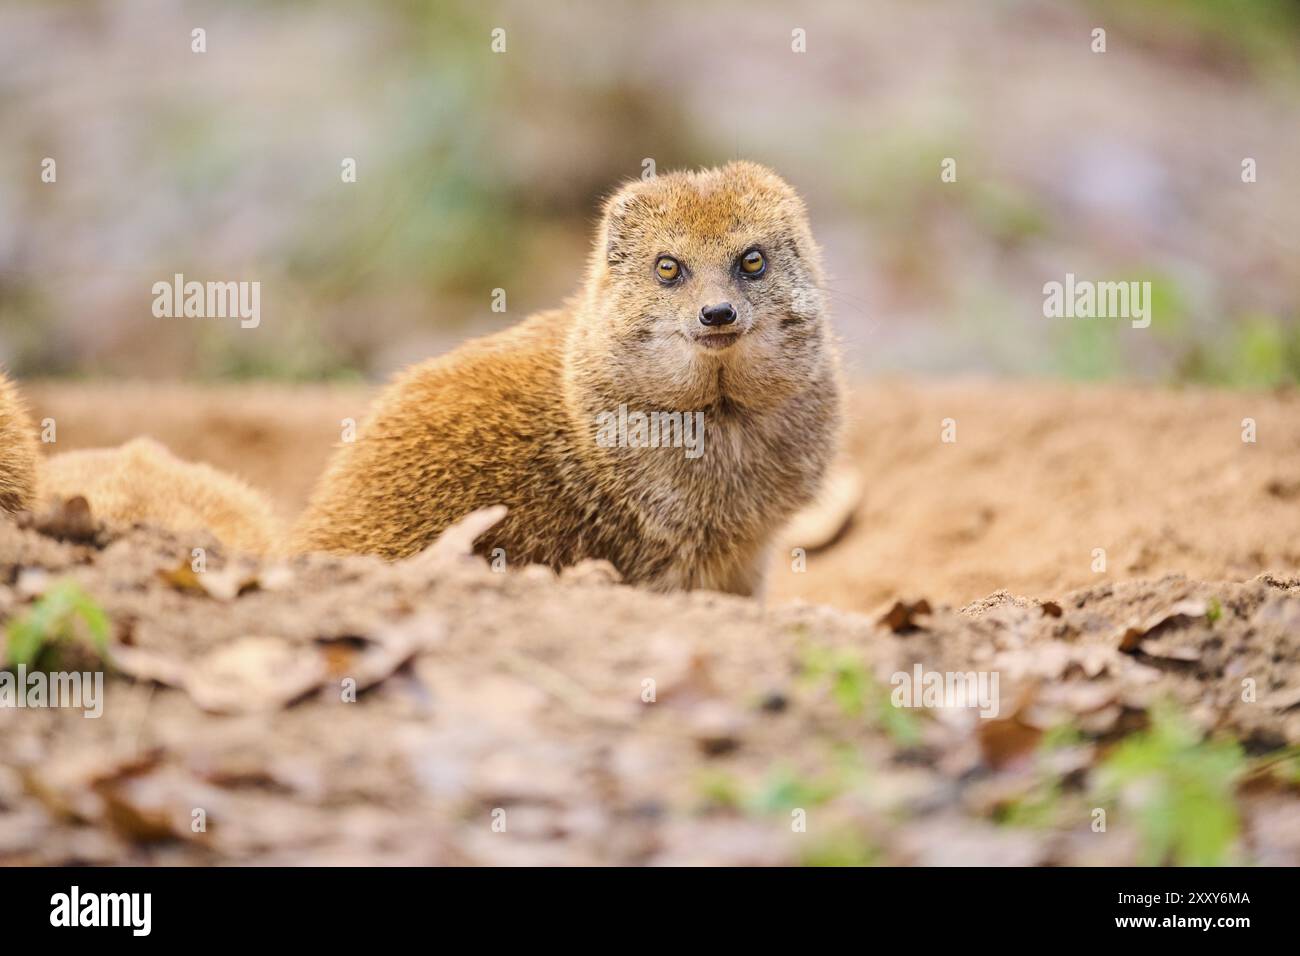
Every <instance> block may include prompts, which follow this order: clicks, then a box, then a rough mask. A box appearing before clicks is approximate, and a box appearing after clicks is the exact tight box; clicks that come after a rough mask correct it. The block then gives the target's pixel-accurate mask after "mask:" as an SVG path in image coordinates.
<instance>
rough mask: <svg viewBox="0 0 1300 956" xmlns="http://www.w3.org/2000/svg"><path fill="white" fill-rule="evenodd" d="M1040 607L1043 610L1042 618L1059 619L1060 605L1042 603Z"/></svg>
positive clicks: (1051, 602) (1047, 602)
mask: <svg viewBox="0 0 1300 956" xmlns="http://www.w3.org/2000/svg"><path fill="white" fill-rule="evenodd" d="M1040 606H1041V607H1042V609H1043V617H1060V616H1061V614H1062V611H1061V605H1059V604H1057V603H1056V602H1055V601H1044V602H1043V603H1042V604H1041V605H1040Z"/></svg>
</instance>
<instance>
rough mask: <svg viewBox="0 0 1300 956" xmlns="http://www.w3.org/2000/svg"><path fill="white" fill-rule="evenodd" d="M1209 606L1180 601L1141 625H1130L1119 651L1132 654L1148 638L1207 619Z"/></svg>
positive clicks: (1197, 601) (1195, 602) (1201, 602)
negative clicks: (1175, 627) (1189, 622)
mask: <svg viewBox="0 0 1300 956" xmlns="http://www.w3.org/2000/svg"><path fill="white" fill-rule="evenodd" d="M1208 611H1209V606H1208V605H1207V604H1206V603H1205V602H1204V601H1200V600H1189V601H1179V602H1178V603H1177V604H1175V605H1173V606H1172V607H1169V608H1166V609H1165V610H1163V611H1158V612H1157V613H1155V614H1152V615H1151V616H1150V617H1148V618H1147V619H1146V620H1145V621H1143V622H1142V623H1141V624H1130V625H1129V626H1128V627H1126V628H1125V629H1124V631H1123V633H1122V634H1121V635H1120V638H1119V644H1118V646H1119V649H1120V650H1121V651H1126V652H1129V653H1132V652H1133V651H1135V650H1137V649H1138V646H1139V645H1140V644H1141V643H1142V642H1143V641H1144V640H1146V639H1147V638H1150V637H1155V636H1156V635H1157V634H1159V633H1161V632H1162V631H1164V630H1166V629H1168V628H1170V627H1174V626H1177V625H1179V624H1183V623H1186V622H1187V621H1193V620H1196V619H1197V618H1202V617H1205V615H1206V613H1207V612H1208Z"/></svg>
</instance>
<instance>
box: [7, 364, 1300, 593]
mask: <svg viewBox="0 0 1300 956" xmlns="http://www.w3.org/2000/svg"><path fill="white" fill-rule="evenodd" d="M24 391H25V392H26V393H27V394H28V396H29V399H30V402H31V405H32V408H33V412H34V417H35V418H36V419H37V420H38V421H40V420H42V419H45V418H52V419H54V420H55V422H57V425H58V442H57V444H54V445H47V446H45V447H46V449H47V450H48V451H56V450H57V451H65V450H71V449H75V448H86V447H94V446H102V445H115V444H118V443H120V442H124V441H127V440H129V439H131V438H134V437H135V436H137V435H141V434H145V435H151V436H152V437H154V438H156V439H158V440H159V441H161V442H162V443H163V444H164V445H166V446H167V447H168V448H170V449H172V451H174V452H175V453H176V454H178V455H180V456H181V457H182V458H186V459H191V460H197V461H204V462H207V463H209V464H212V465H215V466H216V467H218V468H222V469H225V470H227V471H230V472H232V473H233V474H236V475H238V476H240V477H241V478H243V479H245V480H246V481H248V482H250V483H251V484H253V485H254V486H255V487H258V488H262V489H265V490H266V491H268V493H270V494H271V495H272V497H273V499H274V500H275V501H276V503H277V505H278V507H279V510H280V513H281V516H282V517H285V518H292V517H293V516H295V515H296V514H297V513H298V512H299V511H300V510H301V508H302V507H303V504H304V503H305V501H306V497H307V494H308V492H309V490H310V488H311V486H312V483H313V482H314V481H315V479H316V477H317V476H318V475H319V474H320V473H321V471H323V469H324V467H325V462H326V460H327V459H328V457H329V454H330V452H331V451H332V449H333V446H334V445H335V444H336V443H337V442H338V441H339V438H340V434H341V429H342V428H343V424H344V419H352V420H355V421H360V420H361V419H363V418H364V415H365V411H366V407H367V405H368V403H369V399H370V397H371V395H372V391H371V390H370V389H368V388H364V387H358V386H336V387H321V386H275V385H238V386H207V387H201V386H188V385H160V384H143V383H141V384H136V385H123V384H119V383H114V384H111V385H98V384H93V383H52V382H51V383H24ZM848 417H849V423H848V429H847V434H846V441H845V445H846V448H845V465H846V467H847V468H848V469H850V470H851V471H852V472H854V473H855V474H856V476H857V479H858V482H859V484H860V486H861V488H862V496H861V501H860V503H859V504H858V506H857V507H856V509H855V510H854V512H853V520H852V523H851V525H850V526H849V527H848V529H847V530H846V532H845V533H844V534H842V535H841V536H840V537H839V538H838V540H836V542H835V543H834V545H833V546H832V547H830V548H826V549H823V550H821V551H818V552H816V553H811V554H809V555H808V556H807V561H806V564H805V563H802V562H797V561H795V560H794V559H793V558H792V556H791V549H793V548H795V547H800V546H803V545H804V544H805V542H801V541H789V542H787V547H786V548H785V549H783V550H782V551H781V552H780V553H778V554H777V555H775V556H774V560H773V563H772V567H771V572H770V578H769V586H770V590H771V596H772V597H773V599H774V600H778V601H783V600H789V599H793V598H801V599H803V600H806V601H811V602H815V603H818V604H831V605H834V606H836V607H840V608H844V609H848V610H855V611H864V612H871V611H874V610H875V609H876V608H877V607H878V606H879V605H881V604H884V603H886V602H890V601H893V600H895V599H896V598H900V597H901V598H906V599H909V600H910V599H915V598H917V597H922V596H925V597H928V598H930V599H931V600H936V599H937V600H942V601H949V602H952V603H966V602H968V601H974V600H978V599H980V598H982V597H984V595H986V594H989V593H991V592H993V591H996V590H998V589H1000V588H1007V589H1010V590H1012V591H1015V592H1017V593H1021V594H1036V595H1039V596H1041V597H1052V596H1056V597H1059V596H1060V595H1062V594H1064V593H1065V592H1066V591H1069V590H1072V589H1074V588H1080V587H1086V586H1090V585H1093V584H1097V583H1113V582H1116V581H1121V580H1125V579H1127V578H1133V577H1160V576H1162V575H1165V574H1169V573H1182V574H1186V575H1188V576H1190V577H1193V578H1201V579H1205V580H1232V581H1245V580H1249V579H1250V578H1253V577H1255V576H1256V575H1258V574H1260V573H1263V572H1266V571H1274V572H1279V571H1287V572H1291V573H1300V544H1298V543H1297V542H1300V507H1297V502H1300V475H1297V473H1296V462H1297V460H1300V392H1297V391H1296V390H1294V389H1291V390H1278V391H1275V392H1241V391H1217V390H1211V389H1182V390H1169V389H1159V388H1147V387H1136V386H1116V385H1108V386H1098V385H1089V386H1069V385H1059V384H1051V383H1045V382H1040V383H1029V382H978V381H966V382H951V383H937V382H906V381H895V382H858V383H856V384H855V386H854V389H853V393H852V398H851V401H850V407H849V416H848ZM947 419H951V420H952V423H953V426H952V430H951V432H950V433H949V434H950V435H951V437H952V438H954V439H955V440H953V441H944V440H943V439H944V437H945V420H947ZM1245 419H1249V420H1250V421H1251V422H1252V423H1253V426H1254V428H1253V435H1252V434H1246V435H1245V437H1253V438H1254V439H1255V440H1254V441H1243V420H1245ZM1097 549H1101V550H1102V551H1103V552H1104V564H1101V563H1099V562H1098V555H1097V554H1096V552H1097ZM799 568H802V569H803V570H797V569H799Z"/></svg>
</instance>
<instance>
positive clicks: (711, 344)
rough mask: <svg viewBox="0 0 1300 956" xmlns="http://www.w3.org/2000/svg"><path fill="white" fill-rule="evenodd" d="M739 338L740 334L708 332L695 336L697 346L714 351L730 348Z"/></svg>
mask: <svg viewBox="0 0 1300 956" xmlns="http://www.w3.org/2000/svg"><path fill="white" fill-rule="evenodd" d="M739 338H740V333H739V332H706V333H704V334H702V335H696V336H694V339H695V344H696V345H701V346H703V347H704V348H706V349H711V350H713V351H719V350H721V349H725V348H730V347H731V346H732V345H734V344H735V343H736V340H737V339H739Z"/></svg>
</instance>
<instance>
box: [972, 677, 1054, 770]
mask: <svg viewBox="0 0 1300 956" xmlns="http://www.w3.org/2000/svg"><path fill="white" fill-rule="evenodd" d="M1037 694H1038V690H1037V687H1036V686H1035V685H1032V684H1030V685H1027V686H1026V687H1025V689H1024V690H1022V691H1021V692H1020V694H1019V696H1018V697H1017V699H1016V701H1015V703H1013V704H1012V706H1011V707H1010V708H1008V709H1006V710H1005V711H1004V716H1001V717H994V718H992V719H981V720H978V721H976V725H975V738H976V740H978V741H979V746H980V754H981V756H982V757H983V758H984V762H985V763H987V764H988V765H989V766H990V767H993V768H994V769H996V770H1000V769H1002V768H1004V767H1007V766H1010V765H1011V764H1013V763H1016V762H1017V761H1020V760H1023V759H1026V758H1028V757H1029V756H1030V755H1031V754H1032V753H1033V752H1034V750H1035V749H1036V748H1037V747H1038V743H1039V741H1040V740H1042V738H1043V731H1042V729H1041V728H1039V727H1035V726H1033V725H1032V724H1030V723H1028V722H1027V721H1026V720H1024V719H1023V715H1024V714H1026V713H1027V712H1028V711H1029V710H1030V709H1031V708H1032V707H1033V705H1034V703H1035V702H1036V697H1037Z"/></svg>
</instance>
